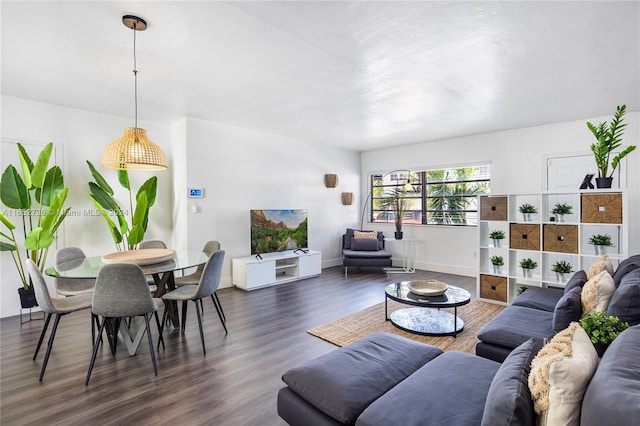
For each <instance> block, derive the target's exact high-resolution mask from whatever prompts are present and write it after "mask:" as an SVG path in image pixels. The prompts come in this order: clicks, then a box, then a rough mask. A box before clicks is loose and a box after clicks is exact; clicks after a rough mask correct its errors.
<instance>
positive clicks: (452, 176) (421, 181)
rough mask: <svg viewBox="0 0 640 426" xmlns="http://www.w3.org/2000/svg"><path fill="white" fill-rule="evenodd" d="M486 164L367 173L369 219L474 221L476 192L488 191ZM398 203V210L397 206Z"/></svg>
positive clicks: (472, 223) (468, 223) (471, 223)
mask: <svg viewBox="0 0 640 426" xmlns="http://www.w3.org/2000/svg"><path fill="white" fill-rule="evenodd" d="M490 180H491V166H490V165H489V164H482V165H475V166H467V167H452V168H447V169H435V170H423V171H413V170H403V171H398V172H394V173H388V174H378V175H371V183H370V187H371V194H372V202H371V208H370V220H371V222H389V223H394V222H395V220H396V214H397V212H398V211H400V212H401V213H400V215H402V223H412V224H422V225H460V226H475V225H477V224H478V205H477V204H478V195H479V194H485V193H488V192H489V189H490V183H491V182H490ZM398 205H400V207H401V208H400V209H398V208H397V206H398Z"/></svg>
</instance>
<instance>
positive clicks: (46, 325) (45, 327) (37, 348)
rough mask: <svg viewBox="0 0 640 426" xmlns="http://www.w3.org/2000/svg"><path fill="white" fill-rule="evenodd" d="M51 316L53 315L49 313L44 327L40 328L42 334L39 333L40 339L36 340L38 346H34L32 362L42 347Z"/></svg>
mask: <svg viewBox="0 0 640 426" xmlns="http://www.w3.org/2000/svg"><path fill="white" fill-rule="evenodd" d="M51 315H53V314H52V313H49V314H48V315H47V320H46V321H45V322H44V326H43V327H42V333H40V339H38V344H37V345H36V352H35V353H34V354H33V360H34V361H35V360H36V357H37V356H38V352H39V351H40V346H42V341H43V340H44V335H45V334H46V332H47V328H49V321H51Z"/></svg>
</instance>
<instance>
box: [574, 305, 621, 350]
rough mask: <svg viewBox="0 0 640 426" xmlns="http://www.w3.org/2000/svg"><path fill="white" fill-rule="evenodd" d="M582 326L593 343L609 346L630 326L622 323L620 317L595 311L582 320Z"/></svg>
mask: <svg viewBox="0 0 640 426" xmlns="http://www.w3.org/2000/svg"><path fill="white" fill-rule="evenodd" d="M580 326H581V327H582V328H583V329H584V331H586V332H587V335H588V336H589V338H590V339H591V342H593V343H601V344H603V345H608V344H609V343H611V342H613V341H614V340H615V338H616V337H618V335H619V334H620V333H622V332H623V331H624V330H625V329H626V328H628V327H629V324H628V323H626V322H622V321H620V320H619V319H618V317H614V316H607V314H605V313H604V312H598V311H594V312H592V313H590V314H587V315H585V316H583V317H582V318H581V319H580Z"/></svg>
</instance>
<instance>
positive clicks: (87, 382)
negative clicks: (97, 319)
mask: <svg viewBox="0 0 640 426" xmlns="http://www.w3.org/2000/svg"><path fill="white" fill-rule="evenodd" d="M106 322H107V318H105V317H103V318H102V322H101V323H100V330H98V338H97V339H96V342H95V344H94V345H93V353H92V354H91V362H90V363H89V371H87V378H86V379H85V381H84V385H85V386H87V385H88V384H89V379H90V378H91V371H93V365H94V364H95V363H96V355H97V354H98V346H100V339H101V338H102V332H103V331H104V325H105V323H106Z"/></svg>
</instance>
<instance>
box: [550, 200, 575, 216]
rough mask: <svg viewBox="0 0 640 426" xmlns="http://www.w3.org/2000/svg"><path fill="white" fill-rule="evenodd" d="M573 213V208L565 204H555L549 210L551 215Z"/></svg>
mask: <svg viewBox="0 0 640 426" xmlns="http://www.w3.org/2000/svg"><path fill="white" fill-rule="evenodd" d="M571 213H573V206H572V205H571V204H567V203H557V204H556V205H555V206H553V209H551V214H571Z"/></svg>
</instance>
